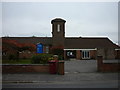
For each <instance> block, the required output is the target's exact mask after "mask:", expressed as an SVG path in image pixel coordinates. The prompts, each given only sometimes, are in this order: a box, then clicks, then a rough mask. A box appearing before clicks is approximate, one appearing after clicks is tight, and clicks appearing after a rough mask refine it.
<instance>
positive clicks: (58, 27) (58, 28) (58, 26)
mask: <svg viewBox="0 0 120 90" xmlns="http://www.w3.org/2000/svg"><path fill="white" fill-rule="evenodd" d="M57 31H58V32H60V24H58V25H57Z"/></svg>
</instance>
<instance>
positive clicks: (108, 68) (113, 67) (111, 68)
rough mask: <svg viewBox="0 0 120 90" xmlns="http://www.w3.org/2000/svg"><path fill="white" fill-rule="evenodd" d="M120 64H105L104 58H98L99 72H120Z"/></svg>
mask: <svg viewBox="0 0 120 90" xmlns="http://www.w3.org/2000/svg"><path fill="white" fill-rule="evenodd" d="M119 66H120V63H103V58H102V56H98V57H97V70H98V71H100V72H119V71H120V67H119Z"/></svg>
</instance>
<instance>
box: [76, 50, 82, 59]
mask: <svg viewBox="0 0 120 90" xmlns="http://www.w3.org/2000/svg"><path fill="white" fill-rule="evenodd" d="M76 59H81V53H80V50H77V51H76Z"/></svg>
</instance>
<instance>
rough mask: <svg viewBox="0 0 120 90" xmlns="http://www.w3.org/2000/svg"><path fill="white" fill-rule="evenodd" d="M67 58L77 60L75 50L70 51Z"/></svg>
mask: <svg viewBox="0 0 120 90" xmlns="http://www.w3.org/2000/svg"><path fill="white" fill-rule="evenodd" d="M66 54H67V58H76V51H74V50H69V51H67V53H66Z"/></svg>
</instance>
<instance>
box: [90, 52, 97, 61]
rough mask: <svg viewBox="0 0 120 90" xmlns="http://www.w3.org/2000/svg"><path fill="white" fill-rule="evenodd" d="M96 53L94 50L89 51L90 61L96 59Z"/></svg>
mask: <svg viewBox="0 0 120 90" xmlns="http://www.w3.org/2000/svg"><path fill="white" fill-rule="evenodd" d="M96 55H97V51H96V50H91V51H90V58H91V59H96Z"/></svg>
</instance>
